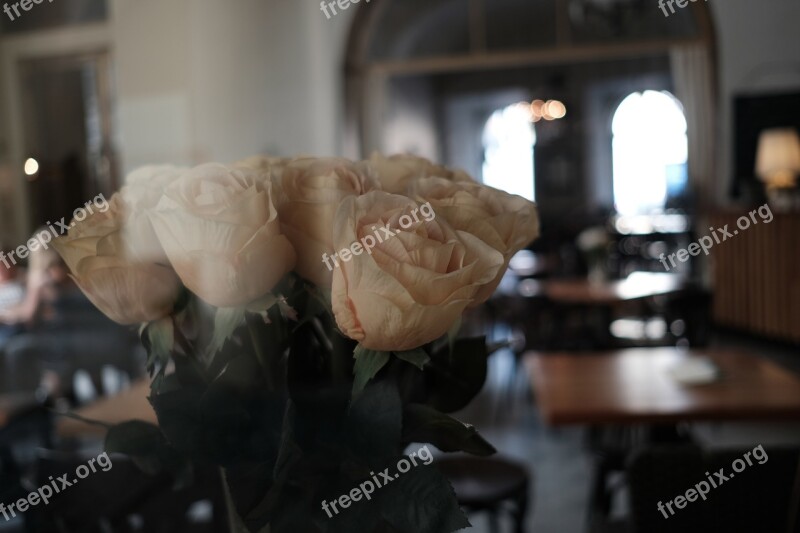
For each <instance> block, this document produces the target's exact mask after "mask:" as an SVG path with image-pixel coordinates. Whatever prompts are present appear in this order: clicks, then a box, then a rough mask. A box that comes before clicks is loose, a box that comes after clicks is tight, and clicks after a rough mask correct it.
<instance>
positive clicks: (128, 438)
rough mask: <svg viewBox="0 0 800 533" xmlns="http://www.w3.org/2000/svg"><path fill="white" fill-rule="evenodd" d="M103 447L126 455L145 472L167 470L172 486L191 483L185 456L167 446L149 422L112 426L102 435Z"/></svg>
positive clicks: (159, 431)
mask: <svg viewBox="0 0 800 533" xmlns="http://www.w3.org/2000/svg"><path fill="white" fill-rule="evenodd" d="M105 450H106V451H107V452H109V453H121V454H125V455H127V456H129V457H130V458H131V459H132V460H133V462H134V464H135V465H136V466H137V467H139V469H140V470H142V471H143V472H144V473H146V474H148V475H157V474H158V473H160V472H162V471H166V472H168V473H169V474H170V475H171V476H172V477H173V479H174V480H175V487H176V488H180V487H186V486H188V485H189V484H191V479H192V465H191V463H190V462H189V460H188V458H187V457H185V456H183V455H181V454H180V453H178V452H177V451H176V450H174V449H173V448H171V447H170V446H169V444H168V443H167V441H166V439H165V438H164V435H163V434H162V433H161V430H160V429H159V428H158V427H156V426H154V425H152V424H148V423H146V422H141V421H131V422H125V423H123V424H119V425H116V426H113V427H112V428H110V429H109V431H108V433H107V434H106V443H105Z"/></svg>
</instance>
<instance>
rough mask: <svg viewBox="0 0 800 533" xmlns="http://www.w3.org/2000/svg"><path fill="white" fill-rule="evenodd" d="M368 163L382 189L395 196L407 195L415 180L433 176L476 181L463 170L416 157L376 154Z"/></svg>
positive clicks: (452, 179)
mask: <svg viewBox="0 0 800 533" xmlns="http://www.w3.org/2000/svg"><path fill="white" fill-rule="evenodd" d="M368 163H369V165H370V166H371V167H372V168H373V169H374V170H375V174H376V176H377V178H378V181H380V183H381V188H382V189H383V190H384V191H386V192H390V193H393V194H405V193H406V191H407V189H408V187H409V186H410V185H411V183H412V182H413V181H414V180H417V179H421V178H428V177H432V176H436V177H440V178H445V179H448V180H451V181H465V182H472V183H474V181H475V180H473V179H472V178H471V177H470V176H469V174H467V173H466V172H464V171H463V170H453V169H449V168H447V167H445V166H442V165H437V164H435V163H433V162H432V161H429V160H427V159H425V158H424V157H417V156H414V155H406V154H400V155H393V156H390V157H385V156H383V155H381V154H379V153H378V152H375V153H374V154H372V157H371V158H370V159H369V161H368Z"/></svg>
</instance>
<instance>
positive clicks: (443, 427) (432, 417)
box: [403, 404, 497, 457]
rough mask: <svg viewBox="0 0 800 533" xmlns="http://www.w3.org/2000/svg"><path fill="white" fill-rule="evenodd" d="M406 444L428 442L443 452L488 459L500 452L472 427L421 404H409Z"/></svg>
mask: <svg viewBox="0 0 800 533" xmlns="http://www.w3.org/2000/svg"><path fill="white" fill-rule="evenodd" d="M403 440H404V441H405V442H427V443H430V444H433V445H434V446H436V447H437V448H439V449H440V450H442V451H443V452H459V451H462V452H466V453H470V454H472V455H477V456H480V457H487V456H489V455H493V454H495V453H496V452H497V450H495V448H494V446H492V445H491V444H489V443H488V442H487V441H486V440H485V439H484V438H483V437H481V436H480V434H478V431H477V430H476V429H475V428H474V427H473V426H470V425H467V424H464V423H462V422H459V421H458V420H456V419H454V418H452V417H449V416H447V415H446V414H444V413H440V412H439V411H437V410H436V409H433V408H431V407H428V406H426V405H420V404H410V405H408V406H407V407H406V409H405V412H404V413H403Z"/></svg>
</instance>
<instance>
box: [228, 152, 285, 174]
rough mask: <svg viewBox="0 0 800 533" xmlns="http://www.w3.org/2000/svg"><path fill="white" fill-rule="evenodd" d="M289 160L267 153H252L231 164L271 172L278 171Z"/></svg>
mask: <svg viewBox="0 0 800 533" xmlns="http://www.w3.org/2000/svg"><path fill="white" fill-rule="evenodd" d="M290 161H291V159H288V158H285V157H275V156H269V155H254V156H250V157H247V158H245V159H242V160H239V161H236V162H235V163H234V164H233V165H232V166H234V167H245V168H250V169H253V170H259V171H261V172H264V173H267V174H271V173H273V172H278V173H279V174H280V172H281V171H282V170H283V168H284V167H285V166H286V165H287V164H288V163H289V162H290Z"/></svg>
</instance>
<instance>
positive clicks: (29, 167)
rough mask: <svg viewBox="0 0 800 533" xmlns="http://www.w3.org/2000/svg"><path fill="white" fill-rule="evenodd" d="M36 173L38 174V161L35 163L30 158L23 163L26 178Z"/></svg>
mask: <svg viewBox="0 0 800 533" xmlns="http://www.w3.org/2000/svg"><path fill="white" fill-rule="evenodd" d="M37 172H39V162H38V161H36V160H35V159H34V158H32V157H31V158H29V159H28V160H27V161H25V174H27V175H28V176H33V175H34V174H36V173H37Z"/></svg>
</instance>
